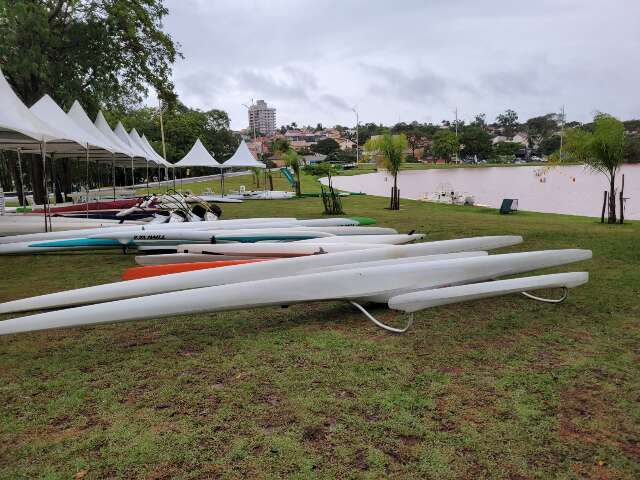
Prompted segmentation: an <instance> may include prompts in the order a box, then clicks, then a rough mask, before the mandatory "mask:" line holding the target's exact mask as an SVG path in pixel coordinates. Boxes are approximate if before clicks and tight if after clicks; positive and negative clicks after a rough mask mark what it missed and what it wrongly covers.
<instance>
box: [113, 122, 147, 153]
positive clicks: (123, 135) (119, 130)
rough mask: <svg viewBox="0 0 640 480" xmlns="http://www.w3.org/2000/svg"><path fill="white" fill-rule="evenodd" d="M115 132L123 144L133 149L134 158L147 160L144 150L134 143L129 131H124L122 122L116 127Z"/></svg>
mask: <svg viewBox="0 0 640 480" xmlns="http://www.w3.org/2000/svg"><path fill="white" fill-rule="evenodd" d="M113 132H114V133H115V134H116V136H117V137H118V138H119V139H120V141H121V142H122V143H123V144H125V145H126V146H128V147H129V148H130V149H131V152H132V153H133V156H134V157H138V158H143V159H145V160H147V154H146V153H145V152H144V150H142V148H140V146H139V145H137V144H136V143H134V141H133V140H132V139H131V137H130V136H129V134H128V133H127V131H126V130H125V129H124V125H122V122H118V124H117V125H116V128H114V129H113Z"/></svg>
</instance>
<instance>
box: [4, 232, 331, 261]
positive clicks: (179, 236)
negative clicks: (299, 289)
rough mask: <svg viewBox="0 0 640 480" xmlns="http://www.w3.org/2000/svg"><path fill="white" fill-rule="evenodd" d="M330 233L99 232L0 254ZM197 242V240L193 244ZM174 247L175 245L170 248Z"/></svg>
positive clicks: (18, 246) (26, 245) (19, 245)
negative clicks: (124, 234) (119, 236)
mask: <svg viewBox="0 0 640 480" xmlns="http://www.w3.org/2000/svg"><path fill="white" fill-rule="evenodd" d="M330 236H332V235H331V234H330V233H324V232H317V231H313V230H294V229H285V228H276V229H264V230H252V229H249V230H228V231H223V232H216V233H211V232H206V231H204V232H201V231H197V230H187V231H180V230H167V231H164V230H152V231H144V232H138V233H137V234H134V235H126V236H125V238H124V239H118V238H117V237H118V235H117V234H111V233H107V234H99V235H94V236H92V237H86V238H84V237H81V238H64V239H61V240H50V241H45V242H20V243H6V244H0V255H19V254H31V253H38V252H41V253H42V252H56V251H63V250H66V251H71V250H74V251H75V250H93V249H105V248H123V247H138V246H145V247H167V246H174V247H175V246H176V245H180V244H182V243H184V242H185V241H189V242H203V243H204V244H212V243H214V244H216V243H254V242H266V241H272V242H274V241H275V242H291V241H293V240H308V239H320V238H323V237H330ZM196 244H197V243H196ZM174 250H175V248H174Z"/></svg>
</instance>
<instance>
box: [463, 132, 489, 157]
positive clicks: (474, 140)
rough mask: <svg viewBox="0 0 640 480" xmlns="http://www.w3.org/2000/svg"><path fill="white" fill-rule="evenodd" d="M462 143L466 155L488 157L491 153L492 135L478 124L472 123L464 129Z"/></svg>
mask: <svg viewBox="0 0 640 480" xmlns="http://www.w3.org/2000/svg"><path fill="white" fill-rule="evenodd" d="M460 143H461V144H462V145H464V153H465V155H470V156H473V155H477V156H479V157H481V158H487V157H488V156H489V155H490V154H491V146H492V145H491V135H489V134H488V133H487V132H486V131H485V130H483V129H482V127H480V126H478V125H476V124H472V125H470V126H468V127H466V128H465V129H464V130H463V131H462V135H460Z"/></svg>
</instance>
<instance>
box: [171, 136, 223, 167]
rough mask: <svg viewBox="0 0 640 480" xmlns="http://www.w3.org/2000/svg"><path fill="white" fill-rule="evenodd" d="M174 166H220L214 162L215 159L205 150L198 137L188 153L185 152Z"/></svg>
mask: <svg viewBox="0 0 640 480" xmlns="http://www.w3.org/2000/svg"><path fill="white" fill-rule="evenodd" d="M174 166H176V167H214V168H220V167H221V165H220V164H219V163H218V162H216V159H215V158H213V156H212V155H211V154H210V153H209V152H207V149H206V148H204V145H203V144H202V142H201V141H200V139H199V138H198V139H197V140H196V143H194V144H193V147H191V150H189V153H187V154H186V155H185V156H184V158H183V159H182V160H180V161H179V162H177V163H176V164H175V165H174Z"/></svg>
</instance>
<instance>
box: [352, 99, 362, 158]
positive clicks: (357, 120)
mask: <svg viewBox="0 0 640 480" xmlns="http://www.w3.org/2000/svg"><path fill="white" fill-rule="evenodd" d="M351 110H353V113H355V114H356V163H360V133H359V130H360V128H359V127H360V117H359V115H358V110H357V109H356V107H353V108H352V109H351Z"/></svg>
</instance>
